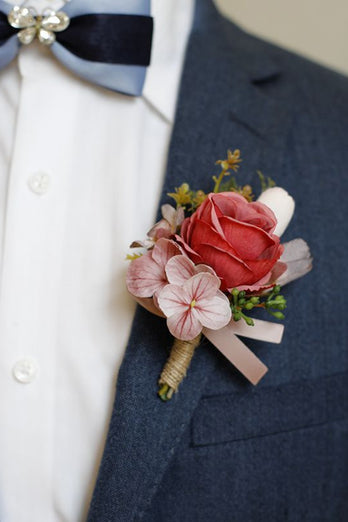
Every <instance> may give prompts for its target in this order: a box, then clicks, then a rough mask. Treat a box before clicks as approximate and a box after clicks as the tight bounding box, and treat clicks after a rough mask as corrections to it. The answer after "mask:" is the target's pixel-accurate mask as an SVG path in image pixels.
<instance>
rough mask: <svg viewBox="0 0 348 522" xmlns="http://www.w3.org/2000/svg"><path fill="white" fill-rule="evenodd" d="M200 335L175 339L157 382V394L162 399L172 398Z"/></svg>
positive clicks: (184, 373)
mask: <svg viewBox="0 0 348 522" xmlns="http://www.w3.org/2000/svg"><path fill="white" fill-rule="evenodd" d="M201 337H202V335H201V334H199V335H198V336H197V337H195V338H194V339H192V340H191V341H181V340H179V339H175V341H174V344H173V347H172V349H171V352H170V355H169V357H168V360H167V362H166V364H165V366H164V368H163V370H162V373H161V376H160V378H159V381H158V384H159V386H160V389H159V391H158V395H159V396H160V398H161V399H162V400H163V401H168V400H169V399H171V398H172V396H173V393H174V392H176V391H177V389H178V387H179V384H180V383H181V381H182V380H183V378H184V377H185V375H186V372H187V370H188V367H189V366H190V363H191V359H192V357H193V354H194V351H195V349H196V348H197V346H198V345H199V343H200V340H201Z"/></svg>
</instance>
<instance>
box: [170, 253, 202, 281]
mask: <svg viewBox="0 0 348 522" xmlns="http://www.w3.org/2000/svg"><path fill="white" fill-rule="evenodd" d="M165 271H166V274H167V279H168V281H169V282H170V283H173V284H174V285H183V284H184V283H185V281H187V279H190V277H192V276H194V275H195V273H196V272H195V265H194V263H192V261H191V260H190V259H189V258H188V257H186V256H183V255H181V256H174V257H172V258H171V259H169V261H168V263H167V264H166V268H165Z"/></svg>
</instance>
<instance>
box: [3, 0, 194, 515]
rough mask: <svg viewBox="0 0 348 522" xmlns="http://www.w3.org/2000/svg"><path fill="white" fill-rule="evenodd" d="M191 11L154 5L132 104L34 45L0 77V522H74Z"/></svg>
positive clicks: (114, 368)
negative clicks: (144, 66)
mask: <svg viewBox="0 0 348 522" xmlns="http://www.w3.org/2000/svg"><path fill="white" fill-rule="evenodd" d="M72 1H73V0H72ZM12 3H13V4H16V3H20V2H15V1H12ZM57 3H58V5H59V4H61V3H62V2H57ZM193 3H194V0H153V8H152V13H153V16H154V18H155V33H154V47H153V55H152V65H151V67H150V68H149V70H148V73H147V79H146V83H145V90H144V95H143V96H142V97H140V98H131V97H128V96H124V95H121V94H117V93H113V92H110V91H107V90H104V89H102V88H99V87H96V86H93V85H91V84H88V83H86V82H84V81H83V80H80V79H79V78H77V77H76V76H74V75H73V74H72V73H70V72H69V71H67V70H66V69H64V68H63V66H61V65H60V64H59V63H58V62H57V61H56V60H55V58H53V56H52V55H51V52H50V49H49V48H46V47H44V46H43V45H41V44H39V43H36V42H34V43H33V44H31V45H30V46H28V47H22V48H21V50H20V53H19V56H18V58H17V59H16V60H15V61H14V62H13V63H12V64H11V65H10V66H8V67H7V68H6V69H4V70H2V71H1V72H0V114H1V120H0V252H1V257H0V261H1V272H0V274H1V283H0V284H1V286H0V423H1V426H0V520H1V522H56V521H64V522H65V521H67V522H77V521H82V520H84V519H85V517H86V513H87V509H88V504H89V501H90V497H91V494H92V491H93V487H94V484H95V479H96V474H97V471H98V467H99V464H100V459H101V455H102V451H103V446H104V441H105V436H106V432H107V426H108V421H109V415H110V411H111V406H112V402H113V399H114V388H115V382H116V378H117V372H118V368H119V366H120V363H121V361H122V357H123V354H124V350H125V346H126V342H127V337H128V335H129V330H130V325H131V321H132V316H133V313H134V308H135V305H134V303H133V302H132V300H131V298H130V297H129V296H128V295H127V292H126V289H125V272H126V269H127V266H128V265H127V262H126V261H125V256H126V254H127V252H128V246H129V244H130V243H131V242H132V241H133V240H134V239H141V238H143V237H144V235H145V233H146V231H147V230H148V229H149V228H150V227H151V225H152V224H153V220H154V217H155V212H156V207H157V200H158V198H159V195H160V191H161V180H162V177H163V174H164V170H165V165H166V157H167V150H168V144H169V139H170V134H171V129H172V123H173V118H174V112H175V104H176V98H177V92H178V85H179V80H180V74H181V69H182V64H183V57H184V50H185V47H186V43H187V39H188V35H189V31H190V27H191V22H192V15H193ZM30 5H33V6H35V7H37V9H38V10H40V9H41V8H42V7H47V5H55V3H54V2H50V1H49V0H46V1H45V0H36V1H35V0H32V1H31V2H30ZM154 378H156V376H155V375H154Z"/></svg>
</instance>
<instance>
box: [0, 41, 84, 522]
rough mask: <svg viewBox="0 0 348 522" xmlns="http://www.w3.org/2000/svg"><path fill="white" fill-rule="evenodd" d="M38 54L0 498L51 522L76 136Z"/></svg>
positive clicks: (15, 241)
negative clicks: (61, 309)
mask: <svg viewBox="0 0 348 522" xmlns="http://www.w3.org/2000/svg"><path fill="white" fill-rule="evenodd" d="M40 52H41V51H40V50H39V49H38V48H35V46H34V48H33V50H31V49H26V50H25V51H24V52H23V53H21V55H20V57H19V68H20V71H21V74H22V82H21V93H20V100H19V108H18V115H17V124H16V126H17V128H16V135H15V141H14V147H13V155H12V164H11V168H10V176H9V184H8V193H7V206H6V219H5V234H4V241H3V265H2V281H1V296H0V345H1V352H2V353H1V363H0V364H1V377H0V396H1V397H2V400H1V402H0V416H1V418H2V419H3V420H2V429H1V430H0V431H1V433H0V448H1V450H0V451H1V452H2V455H1V462H2V469H5V470H6V477H5V476H1V496H2V495H3V498H4V505H5V509H6V506H7V508H8V512H9V513H11V514H12V516H13V513H16V514H17V517H16V518H15V519H16V520H18V521H21V520H26V519H27V518H26V517H27V516H29V513H30V520H45V521H51V520H53V519H52V504H51V502H50V499H51V498H52V491H51V489H52V458H53V444H54V423H55V392H54V389H55V367H56V361H57V353H56V338H57V336H56V328H57V312H58V310H57V303H58V302H59V295H60V294H59V289H60V277H61V266H62V248H61V247H62V243H63V238H64V231H65V229H66V227H67V226H68V224H67V223H66V219H65V216H66V204H67V200H68V198H67V193H68V190H69V174H70V173H69V164H70V158H71V154H72V151H73V138H74V136H73V133H74V130H73V125H72V124H71V123H70V119H71V118H73V107H74V100H75V91H74V89H73V88H69V89H67V87H66V86H65V85H64V84H62V83H60V82H59V77H58V76H57V74H56V72H55V71H54V70H53V69H52V67H54V66H53V65H52V64H50V62H49V59H48V57H46V56H45V55H44V54H43V55H42V58H43V59H42V60H41V56H40ZM46 59H47V63H45V60H46ZM65 89H66V92H65ZM70 108H71V109H72V110H70ZM4 397H6V399H7V400H5V401H4V400H3V398H4ZM5 479H6V480H5ZM14 492H15V493H16V497H14ZM17 499H21V501H20V502H18V501H17ZM0 500H1V499H0ZM1 504H2V502H0V505H1ZM1 515H3V517H4V518H2V516H1ZM5 516H6V513H3V514H1V513H0V518H1V520H2V519H4V520H6V518H5Z"/></svg>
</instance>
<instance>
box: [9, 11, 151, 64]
mask: <svg viewBox="0 0 348 522" xmlns="http://www.w3.org/2000/svg"><path fill="white" fill-rule="evenodd" d="M16 32H17V30H16V29H14V28H13V27H11V26H10V25H9V23H8V20H7V16H6V15H5V14H4V13H1V12H0V45H1V44H3V43H4V42H6V40H7V39H8V38H10V37H11V36H12V35H13V34H15V33H16ZM152 32H153V19H152V17H151V16H139V15H126V14H103V13H98V14H85V15H81V16H75V17H73V18H71V20H70V25H69V27H68V28H67V29H65V31H62V32H60V33H59V32H58V33H56V38H57V41H58V42H59V43H60V44H61V45H63V46H64V47H66V49H68V51H70V52H71V53H73V54H76V56H78V57H79V58H82V59H84V60H89V61H92V62H103V63H114V64H127V65H143V66H147V65H149V63H150V56H151V42H152Z"/></svg>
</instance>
